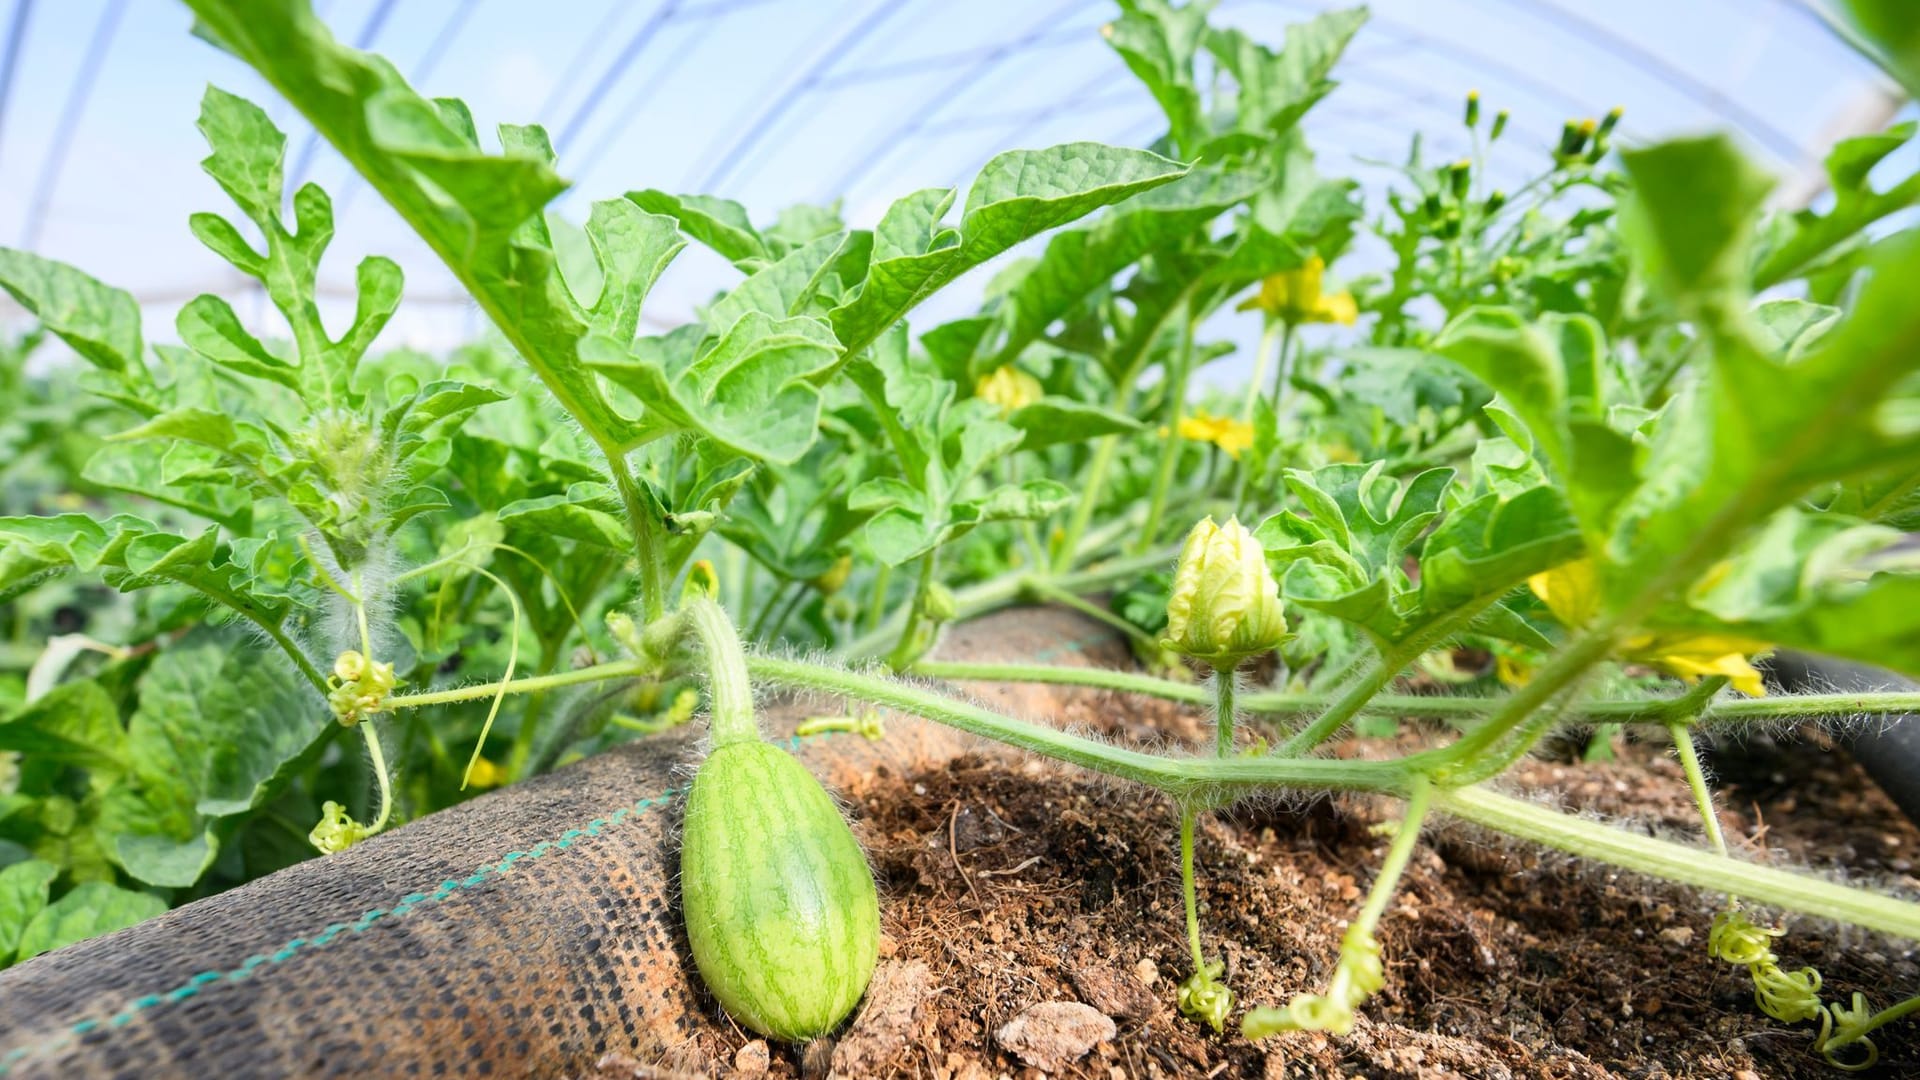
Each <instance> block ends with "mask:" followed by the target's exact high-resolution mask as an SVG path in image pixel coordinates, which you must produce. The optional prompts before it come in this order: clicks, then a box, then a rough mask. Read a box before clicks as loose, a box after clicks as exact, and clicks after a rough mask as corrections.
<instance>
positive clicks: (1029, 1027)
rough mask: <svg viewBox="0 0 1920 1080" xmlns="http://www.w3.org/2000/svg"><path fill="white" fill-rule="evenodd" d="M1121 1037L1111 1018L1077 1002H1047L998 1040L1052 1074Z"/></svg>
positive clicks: (1009, 1023)
mask: <svg viewBox="0 0 1920 1080" xmlns="http://www.w3.org/2000/svg"><path fill="white" fill-rule="evenodd" d="M1118 1033H1119V1029H1118V1028H1117V1027H1115V1026H1114V1023H1113V1020H1112V1019H1111V1018H1109V1017H1108V1016H1107V1014H1105V1013H1103V1012H1101V1011H1100V1010H1098V1009H1096V1008H1094V1007H1092V1006H1091V1005H1082V1004H1081V1003H1080V1002H1077V1001H1043V1002H1041V1003H1040V1004H1038V1005H1034V1006H1030V1007H1029V1008H1028V1009H1027V1010H1026V1011H1025V1012H1023V1013H1021V1014H1020V1015H1019V1016H1016V1017H1014V1018H1013V1019H1012V1020H1009V1021H1007V1022H1006V1024H1005V1025H1003V1026H1002V1027H1001V1028H1000V1030H999V1031H996V1032H994V1038H995V1039H996V1040H998V1041H999V1043H1000V1045H1001V1046H1002V1047H1005V1048H1006V1049H1007V1051H1008V1052H1010V1053H1012V1054H1013V1055H1014V1056H1015V1057H1017V1058H1019V1059H1020V1060H1021V1061H1024V1062H1026V1063H1027V1064H1028V1065H1031V1066H1033V1067H1034V1068H1036V1069H1041V1070H1046V1071H1051V1070H1053V1069H1057V1068H1059V1067H1060V1066H1061V1065H1064V1064H1066V1063H1067V1062H1069V1061H1073V1060H1076V1059H1078V1058H1079V1057H1080V1056H1081V1055H1083V1054H1085V1053H1086V1052H1087V1051H1089V1050H1091V1049H1093V1048H1094V1047H1095V1046H1097V1045H1099V1044H1100V1043H1103V1042H1106V1041H1107V1040H1108V1039H1111V1038H1113V1037H1114V1035H1116V1034H1118Z"/></svg>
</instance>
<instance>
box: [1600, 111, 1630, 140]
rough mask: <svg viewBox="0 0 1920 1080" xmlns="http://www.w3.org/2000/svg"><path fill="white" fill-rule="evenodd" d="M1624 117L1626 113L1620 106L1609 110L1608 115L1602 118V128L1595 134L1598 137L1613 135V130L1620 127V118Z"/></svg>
mask: <svg viewBox="0 0 1920 1080" xmlns="http://www.w3.org/2000/svg"><path fill="white" fill-rule="evenodd" d="M1623 115H1625V113H1624V111H1623V110H1622V109H1621V108H1620V106H1618V105H1615V106H1614V107H1613V108H1611V109H1608V110H1607V115H1605V116H1603V117H1601V118H1600V126H1599V128H1597V129H1596V130H1595V132H1594V133H1595V134H1596V135H1611V134H1613V129H1614V128H1616V127H1619V126H1620V117H1621V116H1623Z"/></svg>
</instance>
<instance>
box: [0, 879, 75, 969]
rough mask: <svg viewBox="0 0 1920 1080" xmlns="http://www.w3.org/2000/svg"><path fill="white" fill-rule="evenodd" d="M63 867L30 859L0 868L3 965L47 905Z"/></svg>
mask: <svg viewBox="0 0 1920 1080" xmlns="http://www.w3.org/2000/svg"><path fill="white" fill-rule="evenodd" d="M59 874H60V868H59V867H57V866H55V865H53V864H52V863H50V862H42V861H41V860H39V859H27V860H24V861H22V862H17V863H14V864H13V865H11V866H9V867H6V868H5V869H0V967H5V966H6V965H7V964H9V963H11V962H12V961H13V958H14V955H15V954H16V953H18V952H19V950H20V936H21V935H22V934H23V933H25V932H26V929H27V926H28V925H29V924H31V923H32V922H33V920H34V918H35V917H37V916H38V915H39V914H40V912H41V911H42V910H44V909H45V908H46V906H47V896H48V894H49V892H50V890H51V889H52V887H53V879H54V878H56V877H58V876H59Z"/></svg>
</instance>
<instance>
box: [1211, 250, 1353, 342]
mask: <svg viewBox="0 0 1920 1080" xmlns="http://www.w3.org/2000/svg"><path fill="white" fill-rule="evenodd" d="M1326 271H1327V264H1326V260H1324V259H1322V258H1321V257H1320V256H1318V255H1313V256H1309V257H1308V259H1307V261H1306V262H1304V263H1302V264H1301V265H1300V266H1299V267H1298V268H1297V269H1293V270H1282V271H1280V272H1279V273H1277V274H1274V275H1272V276H1270V277H1268V278H1265V279H1264V280H1262V281H1261V282H1260V291H1259V292H1258V293H1256V294H1255V295H1253V296H1251V297H1249V298H1248V299H1246V300H1243V301H1241V302H1240V306H1239V308H1237V309H1236V310H1239V311H1254V310H1256V309H1257V310H1259V311H1264V312H1266V313H1267V314H1268V315H1269V316H1271V317H1273V318H1276V319H1279V320H1280V321H1281V322H1287V323H1293V324H1294V325H1296V326H1298V325H1300V324H1301V323H1339V324H1340V325H1342V326H1352V325H1353V323H1354V320H1355V319H1357V318H1358V317H1359V315H1360V310H1359V307H1358V306H1357V305H1356V304H1355V303H1354V300H1353V294H1352V293H1350V292H1347V291H1346V290H1344V289H1343V290H1341V291H1340V292H1337V293H1322V292H1321V291H1320V287H1321V285H1322V283H1323V281H1324V279H1325V277H1326Z"/></svg>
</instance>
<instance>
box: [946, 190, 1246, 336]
mask: <svg viewBox="0 0 1920 1080" xmlns="http://www.w3.org/2000/svg"><path fill="white" fill-rule="evenodd" d="M1265 180H1266V178H1265V177H1263V176H1262V175H1260V173H1258V172H1257V171H1253V170H1232V171H1226V170H1220V169H1196V170H1194V171H1193V172H1191V173H1189V174H1187V175H1186V176H1184V177H1181V178H1180V179H1179V180H1176V181H1174V182H1173V183H1170V184H1168V185H1166V186H1165V187H1162V188H1159V189H1157V190H1154V191H1149V192H1146V193H1145V194H1142V195H1138V196H1135V197H1134V198H1131V199H1128V200H1127V201H1126V202H1123V203H1121V204H1120V205H1118V206H1116V207H1115V208H1114V209H1113V211H1112V212H1111V213H1109V214H1106V215H1105V216H1103V217H1102V218H1101V219H1100V220H1099V221H1096V222H1094V223H1093V224H1092V225H1089V226H1087V227H1085V228H1080V229H1071V230H1068V231H1065V232H1062V233H1060V234H1059V235H1057V236H1055V237H1054V238H1053V239H1051V240H1049V241H1048V242H1047V248H1046V251H1045V252H1044V253H1043V254H1042V255H1041V256H1040V258H1038V259H1036V260H1034V261H1033V262H1031V263H1029V264H1027V265H1026V266H1025V267H1024V268H1022V269H1021V270H1020V272H1019V275H1018V277H1017V278H1016V279H1015V280H1013V281H1012V282H1010V283H1009V284H1008V286H1007V288H1006V290H1005V292H1004V294H1003V299H1002V301H1001V304H1002V309H1001V311H1000V313H999V315H1000V318H1001V320H1002V321H1003V322H1004V324H1005V334H1006V337H1005V340H1004V341H1002V342H1000V343H999V349H998V353H997V356H996V357H995V359H994V360H993V361H992V362H990V363H988V364H985V365H982V366H984V367H998V366H999V365H1001V364H1006V363H1011V362H1012V361H1013V358H1014V357H1017V356H1019V355H1020V353H1021V351H1022V350H1024V349H1025V348H1026V347H1027V346H1028V345H1030V344H1032V343H1033V341H1034V340H1035V339H1037V338H1038V337H1039V336H1040V335H1041V334H1043V333H1045V332H1046V330H1047V328H1048V327H1049V326H1052V325H1053V324H1054V322H1056V321H1057V320H1059V319H1061V318H1064V317H1065V316H1067V315H1068V314H1069V313H1071V312H1072V311H1073V310H1074V309H1075V308H1076V307H1077V306H1078V305H1080V304H1081V303H1084V302H1085V300H1086V298H1087V297H1088V296H1089V295H1090V294H1091V293H1093V292H1094V291H1095V290H1097V289H1099V288H1101V287H1102V286H1104V285H1106V284H1107V283H1108V282H1110V281H1112V280H1113V278H1114V276H1115V275H1117V274H1119V273H1120V272H1121V271H1123V270H1125V269H1127V268H1128V267H1130V266H1132V265H1133V264H1134V263H1136V262H1138V261H1139V260H1140V258H1141V257H1142V256H1143V255H1146V254H1147V253H1149V252H1152V251H1155V250H1158V249H1160V248H1163V247H1166V246H1168V245H1170V244H1175V243H1179V242H1181V241H1183V240H1186V239H1187V238H1189V237H1191V236H1192V235H1193V234H1194V233H1195V231H1197V230H1199V229H1201V228H1203V227H1204V226H1205V225H1206V224H1207V222H1209V221H1212V220H1213V219H1214V218H1216V217H1218V216H1219V215H1220V214H1221V213H1222V212H1224V211H1226V210H1228V209H1229V208H1231V207H1233V206H1236V205H1239V204H1240V203H1242V202H1244V201H1245V200H1246V199H1247V198H1249V197H1250V196H1252V195H1253V194H1254V193H1255V192H1256V191H1258V190H1259V189H1260V187H1261V185H1262V184H1264V183H1265Z"/></svg>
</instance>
